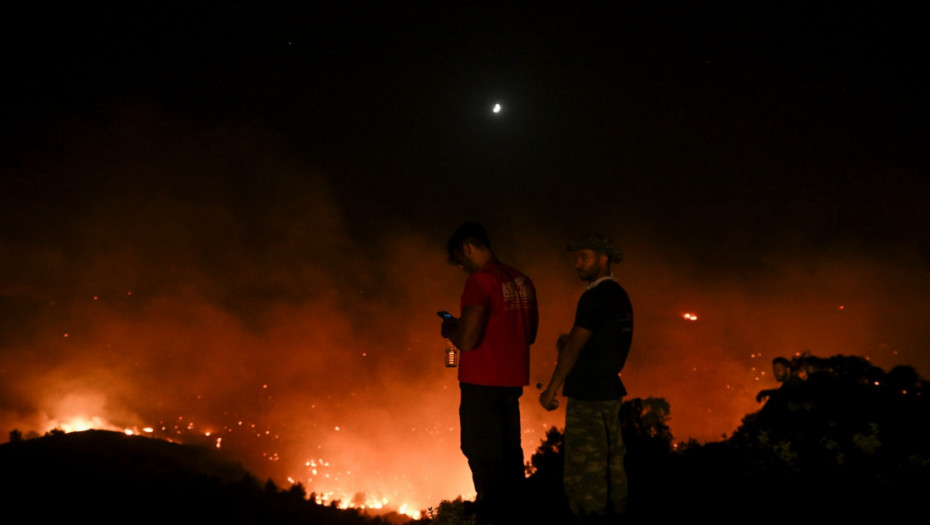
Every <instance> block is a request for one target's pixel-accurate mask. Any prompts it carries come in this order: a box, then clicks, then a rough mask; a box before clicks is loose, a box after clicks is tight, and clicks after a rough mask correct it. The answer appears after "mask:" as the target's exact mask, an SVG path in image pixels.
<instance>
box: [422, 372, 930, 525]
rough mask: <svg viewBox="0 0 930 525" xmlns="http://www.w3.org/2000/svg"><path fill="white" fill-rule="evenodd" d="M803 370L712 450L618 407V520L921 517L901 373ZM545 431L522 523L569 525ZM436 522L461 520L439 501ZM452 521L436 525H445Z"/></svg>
mask: <svg viewBox="0 0 930 525" xmlns="http://www.w3.org/2000/svg"><path fill="white" fill-rule="evenodd" d="M792 364H793V368H794V369H795V370H800V369H803V370H805V371H806V372H807V377H806V379H804V380H801V381H798V382H792V383H790V384H791V385H793V387H792V388H789V389H783V390H781V391H779V392H778V393H777V394H775V395H772V396H771V398H770V399H769V400H768V401H767V402H766V404H765V405H764V406H763V408H762V409H761V410H759V411H758V412H756V413H753V414H749V415H747V416H746V417H745V418H744V419H743V423H742V424H741V425H740V427H739V428H738V429H737V431H736V432H734V434H733V435H732V436H730V437H729V438H725V439H724V440H723V441H721V442H714V443H707V444H704V445H701V444H698V443H697V442H695V441H693V440H692V441H690V442H687V443H679V444H678V445H673V440H672V435H671V433H670V431H669V427H668V426H667V425H666V422H667V421H668V419H669V415H670V407H669V405H668V403H666V402H665V401H664V400H663V399H656V398H649V399H638V398H637V399H631V400H628V401H626V402H625V403H624V404H623V408H622V409H621V416H622V421H623V439H624V442H625V444H626V446H627V454H626V466H627V473H628V476H629V483H630V485H629V486H630V505H631V507H630V515H629V516H627V517H626V519H625V520H624V523H643V524H645V523H650V524H651V523H676V522H678V523H693V522H695V521H701V520H708V521H712V522H713V523H769V522H778V523H864V522H867V521H872V520H874V521H875V522H876V523H887V522H889V521H892V520H898V519H905V518H907V517H909V516H912V515H919V514H922V513H923V512H922V511H923V510H924V509H923V505H924V498H926V495H927V494H928V493H930V439H928V437H930V434H928V432H927V430H926V429H925V427H926V423H927V422H928V421H930V401H928V399H927V396H928V392H927V390H926V383H925V381H924V380H923V379H922V378H920V376H919V375H918V374H917V373H916V371H915V370H914V369H913V368H911V367H907V366H898V367H895V368H893V369H892V370H891V371H889V372H887V373H886V372H884V371H883V370H881V369H880V368H878V367H876V366H873V365H872V364H871V363H869V362H868V360H866V359H864V358H861V357H854V356H853V357H849V356H842V355H839V356H834V357H831V358H827V359H821V358H817V357H814V356H802V357H801V358H798V359H796V360H795V362H794V363H792ZM562 453H563V451H562V435H561V433H560V432H559V430H558V429H556V428H552V429H550V431H549V432H548V433H547V435H546V437H545V439H544V440H543V441H542V443H541V444H540V447H539V449H538V450H537V452H536V453H535V454H534V455H533V457H532V460H531V462H530V465H528V471H529V472H530V474H531V475H530V477H529V479H528V482H527V485H528V495H529V496H528V500H527V503H526V504H525V505H526V509H527V516H528V519H529V520H530V521H532V522H533V523H571V521H570V516H569V511H568V506H567V503H566V501H565V497H564V493H562V487H561V475H562V472H561V465H562V456H561V455H562ZM439 511H440V514H442V513H443V512H445V513H446V514H448V515H460V514H461V513H462V512H464V511H467V505H463V504H462V503H461V502H444V506H440V508H439ZM457 522H459V521H444V522H443V523H457Z"/></svg>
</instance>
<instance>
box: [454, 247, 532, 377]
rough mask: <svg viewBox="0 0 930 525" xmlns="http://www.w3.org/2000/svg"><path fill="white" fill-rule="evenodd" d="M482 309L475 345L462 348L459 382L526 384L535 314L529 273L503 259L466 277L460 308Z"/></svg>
mask: <svg viewBox="0 0 930 525" xmlns="http://www.w3.org/2000/svg"><path fill="white" fill-rule="evenodd" d="M466 305H475V306H480V307H481V308H484V310H485V312H486V314H487V316H488V319H487V324H486V325H485V328H484V335H483V337H482V338H481V342H480V343H479V344H478V346H477V347H476V348H474V349H473V350H471V351H468V352H462V355H461V357H460V358H459V381H461V382H463V383H471V384H475V385H486V386H525V385H528V384H529V382H530V345H531V344H532V343H533V342H534V341H535V340H536V328H537V327H538V325H539V313H538V311H537V309H536V288H535V287H534V286H533V282H532V281H531V280H530V278H529V277H527V276H525V275H523V274H522V273H520V271H519V270H517V269H516V268H511V267H510V266H507V265H505V264H501V263H488V264H486V265H485V266H484V267H483V268H481V269H480V270H478V271H476V272H474V273H472V274H471V275H469V276H468V280H467V281H465V291H464V292H463V293H462V301H461V306H462V307H463V308H464V307H465V306H466Z"/></svg>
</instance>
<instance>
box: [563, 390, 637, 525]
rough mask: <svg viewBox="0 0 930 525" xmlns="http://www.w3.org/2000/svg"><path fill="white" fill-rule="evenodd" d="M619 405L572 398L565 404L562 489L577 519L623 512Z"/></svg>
mask: <svg viewBox="0 0 930 525" xmlns="http://www.w3.org/2000/svg"><path fill="white" fill-rule="evenodd" d="M621 403H622V401H621V400H619V399H618V400H611V401H580V400H577V399H571V398H569V399H568V402H567V403H566V407H565V433H564V441H565V475H564V486H565V495H566V496H567V497H568V502H569V505H570V506H571V509H572V512H574V513H575V515H576V516H598V515H605V514H608V512H609V511H610V510H613V511H614V512H616V513H620V512H623V510H624V508H625V505H626V499H627V496H626V492H627V490H626V486H627V483H626V471H625V470H624V469H623V453H624V450H623V441H622V439H621V436H620V418H619V413H620V405H621Z"/></svg>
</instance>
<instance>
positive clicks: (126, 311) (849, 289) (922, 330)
mask: <svg viewBox="0 0 930 525" xmlns="http://www.w3.org/2000/svg"><path fill="white" fill-rule="evenodd" d="M74 126H75V128H72V129H68V130H65V131H62V132H61V135H60V136H58V137H53V138H50V139H48V140H49V142H50V143H54V145H55V146H56V148H57V149H55V148H50V147H46V148H43V149H41V150H39V149H36V150H34V151H33V152H26V153H24V154H23V155H22V157H21V162H19V163H17V164H16V165H15V166H9V167H5V168H4V169H5V170H6V172H5V173H4V174H3V175H4V177H5V180H7V181H8V182H6V183H5V185H6V190H7V191H5V192H4V193H5V197H4V199H3V201H4V202H2V204H3V205H4V208H5V211H4V212H2V213H3V219H4V220H5V221H6V223H7V224H8V225H9V228H7V230H6V232H5V235H4V236H3V237H0V244H2V253H3V256H2V258H0V271H2V276H3V277H2V281H0V308H2V311H0V312H2V315H3V320H2V327H0V328H2V335H0V378H2V381H0V429H3V430H5V431H10V430H13V429H19V430H21V431H24V432H28V431H37V432H44V431H47V430H50V429H52V428H56V427H65V426H69V425H73V426H74V428H79V427H82V426H84V427H86V426H91V427H97V428H100V427H109V428H131V429H136V431H138V432H149V433H151V434H152V435H154V436H156V437H164V438H170V439H180V440H182V441H184V440H186V441H193V442H201V443H204V444H209V445H211V446H220V447H221V449H224V450H227V451H229V453H230V454H231V455H233V456H234V457H236V458H237V459H239V460H240V461H241V462H242V463H243V464H244V465H245V466H246V467H247V468H248V469H250V470H251V471H252V472H253V473H255V474H256V475H258V476H260V477H271V478H273V479H274V480H275V481H276V482H278V483H279V484H286V483H288V482H290V481H293V482H301V483H303V484H304V485H305V487H307V489H308V492H315V493H316V494H318V495H325V496H326V497H328V498H331V499H340V500H342V501H344V502H346V501H351V502H352V503H353V504H355V505H362V504H367V505H371V504H375V503H379V502H380V503H386V504H387V505H393V506H395V507H399V506H401V505H404V504H406V505H407V506H408V507H409V508H412V509H417V510H419V509H424V508H426V507H429V506H435V505H436V504H437V503H438V502H439V501H440V500H442V499H450V498H454V497H455V496H457V495H463V496H465V497H470V496H472V495H473V488H472V486H471V480H470V475H469V472H468V468H467V464H466V462H465V459H464V457H463V456H462V455H461V453H460V451H459V450H458V443H459V442H458V421H457V405H458V385H457V382H456V379H455V370H454V369H446V368H445V367H443V365H442V349H443V341H442V340H441V338H440V336H439V319H438V317H436V315H435V312H436V311H438V310H449V311H452V312H457V310H458V307H457V305H458V297H459V294H460V292H461V287H462V284H463V283H464V279H465V276H464V274H462V273H461V272H460V271H459V270H458V269H456V268H454V267H451V266H449V265H447V264H446V263H445V254H444V251H443V249H444V243H445V239H446V235H448V234H449V233H450V232H451V231H452V230H453V229H454V228H455V227H456V226H457V225H458V223H459V222H460V221H461V220H464V219H472V218H473V219H478V220H482V221H484V222H486V225H487V226H488V229H489V232H490V234H491V237H492V243H493V244H494V245H495V248H496V250H497V252H498V255H499V256H500V257H501V259H503V260H504V261H505V262H509V263H511V264H514V265H515V266H517V267H519V268H521V269H522V270H524V271H525V272H526V273H527V274H528V275H530V277H531V278H532V279H533V280H534V281H535V283H536V286H537V289H538V294H539V300H540V315H541V328H540V333H539V337H538V341H537V344H536V345H535V346H534V348H533V357H532V378H531V381H532V382H533V384H535V382H537V381H542V382H545V381H546V380H547V379H548V377H549V375H550V373H551V371H552V367H553V365H554V362H555V358H556V353H555V340H556V338H557V337H558V335H559V334H560V333H563V332H567V331H568V330H569V329H570V328H571V324H572V319H573V315H574V308H575V304H576V301H577V298H578V296H579V295H580V294H581V293H582V291H583V286H582V283H581V282H580V281H579V280H578V279H577V276H576V275H575V273H574V271H573V269H572V263H573V260H572V258H571V256H570V254H568V253H567V252H565V245H566V243H567V242H568V241H570V240H571V238H572V237H574V236H576V235H578V234H583V233H587V231H588V230H591V229H597V230H602V231H605V232H606V233H608V234H610V235H612V236H613V237H614V238H615V239H616V240H617V242H618V243H619V244H620V245H621V246H622V247H623V248H624V251H625V253H626V254H627V257H626V258H627V260H626V261H624V262H623V263H622V264H620V265H618V266H616V267H615V268H614V269H615V271H616V275H617V277H618V279H619V280H620V282H621V283H622V284H623V285H624V286H625V287H626V288H627V290H628V291H629V293H630V296H631V299H632V301H633V305H634V311H635V329H634V343H633V348H632V351H631V354H630V358H629V361H628V364H627V366H626V368H625V370H624V372H623V379H624V382H625V383H626V385H627V389H628V390H629V392H630V395H631V396H633V397H649V396H656V397H664V398H666V399H667V400H668V401H669V402H670V403H671V410H672V412H671V421H670V425H671V429H672V432H673V434H674V436H675V438H676V439H677V440H686V439H688V438H696V439H699V440H701V441H707V440H714V439H717V438H719V437H720V436H721V435H723V434H727V433H729V432H732V431H733V430H734V429H735V428H736V427H737V426H738V425H739V423H740V420H741V418H742V417H743V416H744V415H745V414H747V413H749V412H752V411H754V410H757V409H758V404H757V403H756V402H755V394H756V392H758V390H760V389H762V388H771V387H772V386H773V385H774V384H775V382H774V379H773V378H772V377H771V375H770V372H769V369H770V362H771V359H772V358H773V357H776V356H779V355H786V356H789V355H794V354H796V353H800V352H810V353H813V354H815V355H821V356H827V355H834V354H856V355H864V356H868V357H869V358H870V359H871V360H872V362H873V363H875V364H876V365H878V366H881V367H884V368H886V369H888V368H890V367H892V366H895V365H898V364H904V365H912V366H915V368H916V369H917V370H918V372H919V373H920V374H921V375H926V373H927V371H928V370H930V362H928V357H927V355H928V354H927V353H926V351H925V350H926V344H927V341H928V340H930V333H928V332H930V329H928V328H927V327H926V326H927V325H926V323H925V322H923V320H924V319H925V318H926V316H927V315H928V314H930V304H928V301H930V300H928V299H927V298H928V297H930V278H928V277H930V275H928V273H930V271H928V265H927V264H926V261H925V260H924V259H922V258H921V257H920V256H919V255H918V254H917V251H916V250H915V249H913V247H912V246H909V245H907V244H903V245H901V246H900V247H899V248H896V249H894V250H885V251H882V252H881V253H868V252H865V251H863V250H861V249H859V248H858V247H855V246H832V247H830V248H829V249H827V250H816V251H810V252H799V251H791V252H787V253H777V252H775V251H774V250H768V249H760V248H757V247H753V248H745V249H741V248H740V247H738V246H732V245H727V243H725V242H721V243H720V244H719V245H716V246H710V247H708V249H709V251H718V252H719V251H721V250H726V251H727V255H726V257H724V258H722V259H717V260H715V261H717V262H721V264H718V265H715V264H711V263H710V262H714V261H711V260H709V259H707V257H706V255H705V254H704V253H703V252H702V253H698V252H697V251H696V250H695V249H694V246H696V244H694V243H688V242H676V239H675V237H674V236H672V235H668V234H667V229H668V227H667V226H665V225H659V224H658V223H656V222H654V221H656V220H657V219H656V218H655V217H652V216H650V214H649V213H647V212H646V211H645V208H647V206H646V205H645V204H640V205H634V204H630V205H629V206H624V207H622V209H621V211H614V210H612V211H609V212H607V211H600V212H590V213H589V211H590V210H587V211H586V210H583V209H582V210H581V211H580V212H575V211H573V210H571V209H566V208H565V207H554V208H553V209H555V210H556V211H555V212H553V213H548V212H543V211H541V210H540V209H538V208H537V209H533V208H532V207H531V206H530V205H529V204H526V203H523V204H520V203H516V204H514V203H512V201H510V200H506V199H505V200H504V202H506V203H508V205H507V206H501V205H500V203H501V201H499V200H495V201H493V202H483V201H481V200H480V199H478V196H477V194H472V193H469V192H468V191H466V189H467V187H468V186H467V185H465V184H464V183H462V182H455V181H450V182H449V185H450V186H451V187H450V188H449V189H448V190H447V191H448V194H445V193H441V192H433V191H431V188H430V187H428V186H426V189H423V186H424V185H426V184H427V183H425V182H423V181H420V180H417V179H413V180H410V181H403V180H393V181H390V184H395V185H401V186H404V185H408V186H410V188H409V193H410V195H411V196H410V197H409V199H408V200H398V199H397V198H396V195H397V194H396V193H392V194H391V195H392V196H393V197H395V198H392V199H387V200H385V201H382V200H380V199H378V198H377V197H378V192H377V191H374V192H372V191H362V189H361V188H360V187H359V186H358V185H357V181H358V179H356V178H352V177H348V176H347V175H346V174H344V173H339V172H334V171H332V170H331V169H330V168H327V167H326V166H321V165H318V164H315V163H314V162H313V161H312V160H308V159H306V158H302V156H301V155H300V154H299V153H298V152H294V151H292V150H289V149H288V148H285V147H282V146H279V145H278V144H277V142H276V140H275V135H274V133H272V132H270V131H268V132H262V131H260V130H259V131H256V130H249V131H244V130H242V129H226V128H212V129H202V128H198V127H196V126H193V125H190V124H185V123H183V122H177V121H172V122H168V121H166V120H164V119H162V118H160V117H157V116H155V114H153V113H152V112H150V111H133V112H126V113H120V114H119V115H117V116H113V117H112V118H109V119H105V120H104V123H103V124H87V123H82V124H79V125H78V124H75V125H74ZM76 129H77V130H81V132H80V133H78V132H76V131H75V130H76ZM74 137H80V138H79V139H76V140H75V139H74ZM52 150H55V151H57V153H55V154H52V155H46V153H47V152H49V151H52ZM40 151H41V152H42V154H41V155H40V154H39V152H40ZM346 177H348V179H346ZM387 184H389V182H387V181H384V180H381V181H380V182H377V183H376V189H377V187H381V186H380V185H387ZM416 184H420V185H421V186H420V187H419V188H417V187H416ZM543 189H546V188H543ZM369 190H370V189H369ZM539 191H543V190H539ZM447 195H459V196H460V197H461V201H463V202H464V204H462V203H457V204H451V205H450V206H448V207H446V206H439V205H437V204H436V202H435V200H436V199H439V200H443V201H444V202H452V200H448V201H446V200H445V199H446V198H447ZM548 198H549V199H551V200H552V201H555V200H558V199H556V198H555V197H553V196H551V195H550V196H549V197H548ZM566 198H567V199H569V201H568V202H570V203H574V201H573V200H572V198H573V197H572V196H571V195H566ZM579 200H580V199H579ZM621 202H622V200H621ZM511 204H512V205H511ZM566 204H567V203H566ZM709 261H710V262H709ZM684 314H692V315H693V316H695V317H696V319H690V318H687V319H686V318H685V317H684ZM521 408H522V415H523V420H524V442H523V444H524V450H525V452H526V454H527V457H528V456H529V454H531V453H532V452H533V451H534V450H535V448H536V446H537V445H538V444H539V442H540V440H541V439H542V438H543V437H544V433H545V430H546V429H547V428H548V427H549V426H552V425H556V426H562V424H563V421H562V417H563V416H562V414H561V413H560V412H554V413H547V412H545V411H543V410H542V408H541V407H539V406H538V403H537V402H536V396H535V389H534V388H533V387H532V386H531V387H529V388H527V389H526V391H525V395H524V397H523V403H522V407H521ZM147 428H148V429H150V430H145V429H147Z"/></svg>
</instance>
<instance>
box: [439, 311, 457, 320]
mask: <svg viewBox="0 0 930 525" xmlns="http://www.w3.org/2000/svg"><path fill="white" fill-rule="evenodd" d="M436 315H438V316H439V317H442V318H443V319H452V318H453V316H452V314H450V313H449V312H447V311H445V310H442V311H439V312H436Z"/></svg>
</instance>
